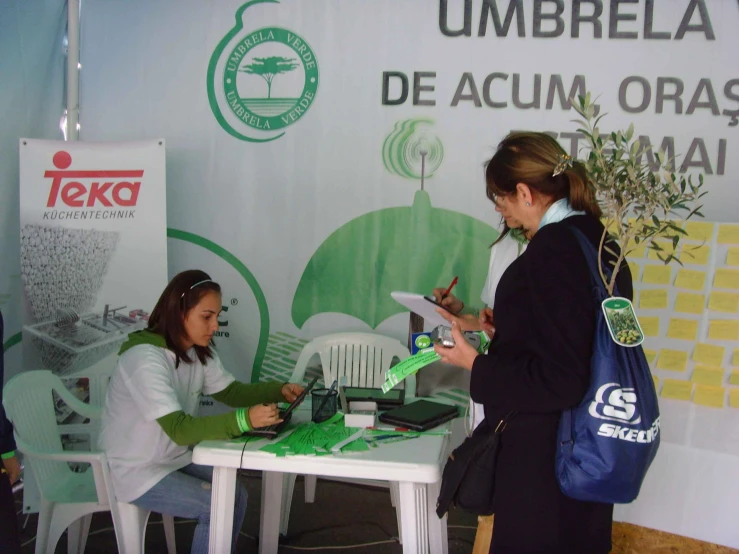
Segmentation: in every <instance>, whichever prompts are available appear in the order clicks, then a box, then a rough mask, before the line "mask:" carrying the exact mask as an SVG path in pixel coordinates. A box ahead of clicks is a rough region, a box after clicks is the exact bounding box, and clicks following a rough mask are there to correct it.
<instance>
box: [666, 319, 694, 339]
mask: <svg viewBox="0 0 739 554" xmlns="http://www.w3.org/2000/svg"><path fill="white" fill-rule="evenodd" d="M667 336H668V337H669V338H671V339H682V340H696V339H697V338H698V321H697V320H695V319H678V318H673V319H671V320H670V325H669V326H668V327H667Z"/></svg>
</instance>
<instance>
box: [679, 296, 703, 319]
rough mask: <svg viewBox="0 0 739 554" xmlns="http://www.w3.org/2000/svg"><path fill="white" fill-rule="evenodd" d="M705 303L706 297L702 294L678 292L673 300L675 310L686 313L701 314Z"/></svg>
mask: <svg viewBox="0 0 739 554" xmlns="http://www.w3.org/2000/svg"><path fill="white" fill-rule="evenodd" d="M705 305H706V297H705V296H703V295H702V294H693V293H690V292H679V293H677V300H676V301H675V311H676V312H683V313H686V314H702V313H703V307H704V306H705Z"/></svg>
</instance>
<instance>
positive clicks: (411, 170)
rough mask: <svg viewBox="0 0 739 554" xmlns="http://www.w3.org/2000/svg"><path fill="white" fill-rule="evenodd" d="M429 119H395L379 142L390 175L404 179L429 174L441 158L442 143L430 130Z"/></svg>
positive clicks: (418, 177) (437, 165) (439, 163)
mask: <svg viewBox="0 0 739 554" xmlns="http://www.w3.org/2000/svg"><path fill="white" fill-rule="evenodd" d="M433 125H434V122H433V120H431V119H424V118H416V119H405V120H403V121H398V122H397V123H396V124H395V128H394V129H393V130H392V132H391V133H390V134H389V135H388V136H387V138H386V139H385V142H384V143H383V144H382V162H383V163H384V164H385V168H386V169H387V170H388V171H389V172H390V173H392V174H393V175H400V176H401V177H405V178H407V179H421V177H422V176H425V177H426V178H429V177H433V175H434V172H436V170H437V169H439V166H440V165H441V162H442V160H443V159H444V146H443V145H442V144H441V141H440V140H439V137H437V136H436V135H435V134H433V133H432V132H431V129H432V128H433Z"/></svg>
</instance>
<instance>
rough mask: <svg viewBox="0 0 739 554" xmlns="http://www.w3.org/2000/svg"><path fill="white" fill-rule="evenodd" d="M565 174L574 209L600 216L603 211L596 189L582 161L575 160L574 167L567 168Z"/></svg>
mask: <svg viewBox="0 0 739 554" xmlns="http://www.w3.org/2000/svg"><path fill="white" fill-rule="evenodd" d="M564 176H565V177H567V179H568V180H569V184H570V186H569V201H570V205H571V206H572V209H574V210H578V211H583V212H585V213H587V214H590V215H592V216H594V217H597V218H600V217H601V216H602V215H603V212H602V211H601V209H600V205H599V204H598V201H597V199H596V197H595V190H594V189H593V185H592V184H591V183H590V181H589V180H588V177H587V172H586V171H585V166H584V165H583V164H582V162H579V161H575V162H574V163H573V164H572V167H570V168H567V169H566V170H565V172H564Z"/></svg>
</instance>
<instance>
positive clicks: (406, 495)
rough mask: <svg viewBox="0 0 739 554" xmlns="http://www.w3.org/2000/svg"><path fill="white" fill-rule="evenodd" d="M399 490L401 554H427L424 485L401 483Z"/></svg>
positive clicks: (425, 494) (425, 492)
mask: <svg viewBox="0 0 739 554" xmlns="http://www.w3.org/2000/svg"><path fill="white" fill-rule="evenodd" d="M399 489H400V490H399V492H400V494H399V497H400V498H399V501H400V523H401V529H402V531H401V533H403V554H429V541H428V535H429V534H428V516H427V513H428V500H427V491H426V484H425V483H410V482H407V481H401V482H400V486H399Z"/></svg>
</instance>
